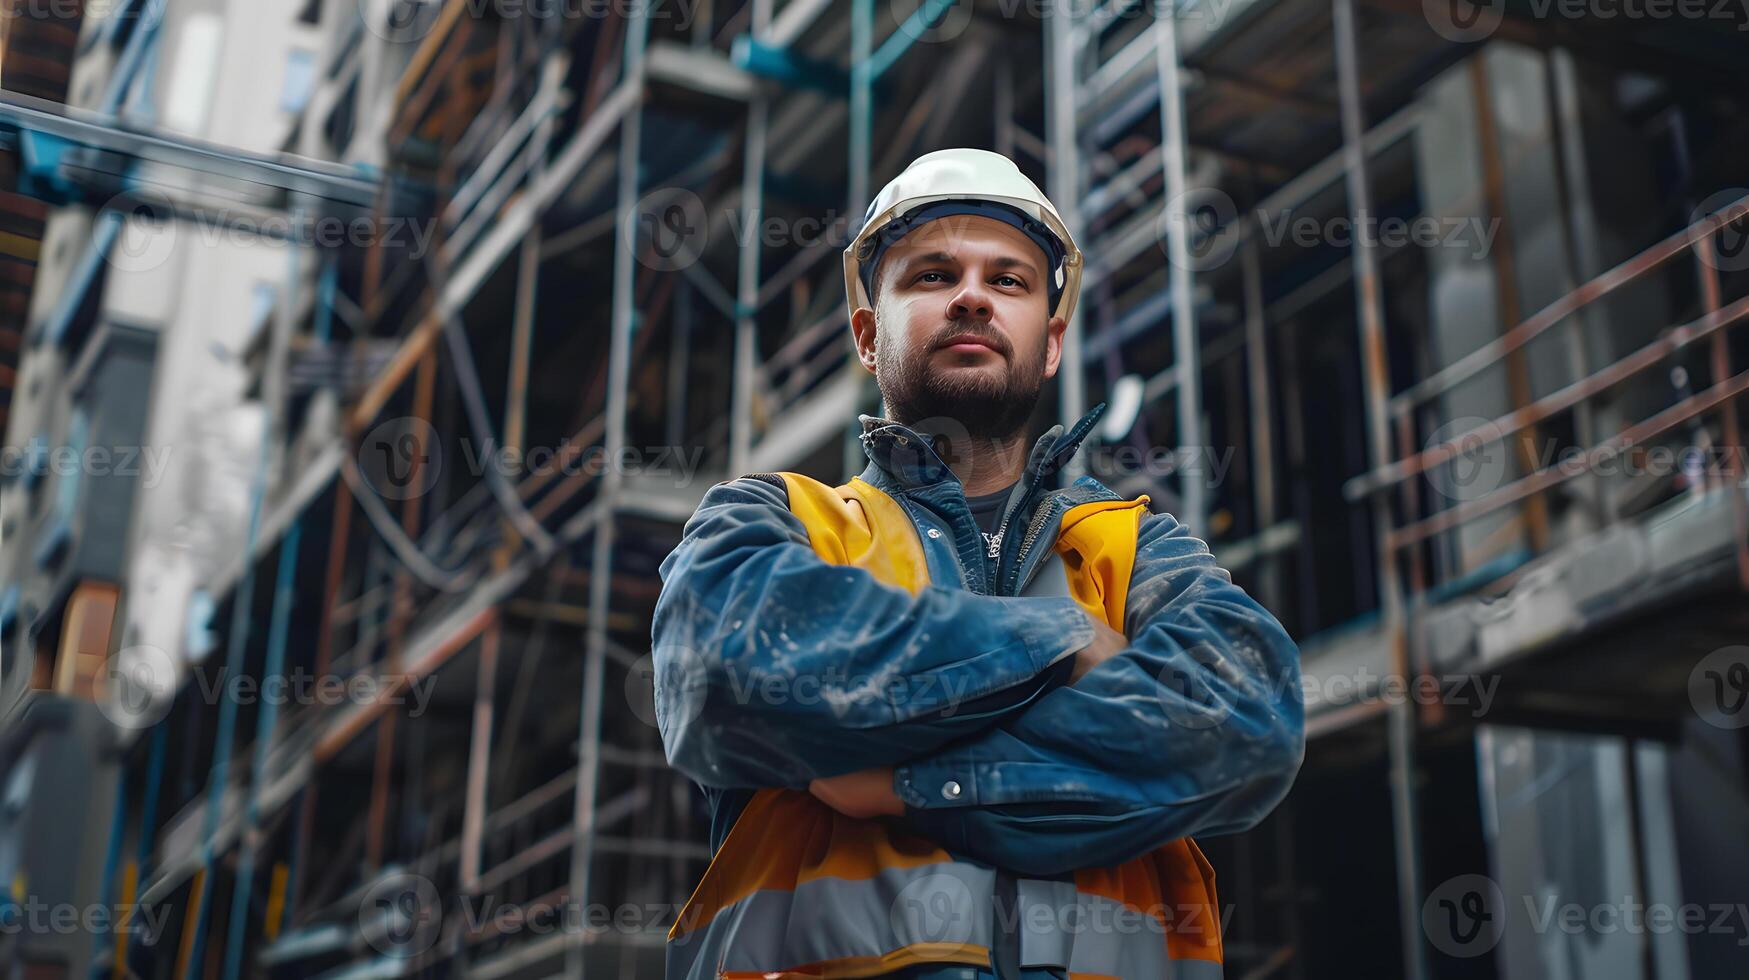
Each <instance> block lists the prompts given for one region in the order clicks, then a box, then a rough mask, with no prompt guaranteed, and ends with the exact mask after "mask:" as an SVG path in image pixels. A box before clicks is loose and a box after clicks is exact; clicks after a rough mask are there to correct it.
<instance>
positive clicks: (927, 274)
mask: <svg viewBox="0 0 1749 980" xmlns="http://www.w3.org/2000/svg"><path fill="white" fill-rule="evenodd" d="M930 276H941V277H942V278H943V279H945V278H946V277H947V276H946V273H942V272H925V273H922V274H921V275H919V276H918V277H917V281H918V282H925V281H927V280H928V279H929V277H930Z"/></svg>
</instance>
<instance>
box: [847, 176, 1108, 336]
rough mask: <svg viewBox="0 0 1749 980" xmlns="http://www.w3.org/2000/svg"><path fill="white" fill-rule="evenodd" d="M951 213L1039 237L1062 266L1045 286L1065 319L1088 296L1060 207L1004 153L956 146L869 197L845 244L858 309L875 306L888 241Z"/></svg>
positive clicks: (849, 287) (853, 302) (1049, 273)
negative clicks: (878, 274) (858, 224)
mask: <svg viewBox="0 0 1749 980" xmlns="http://www.w3.org/2000/svg"><path fill="white" fill-rule="evenodd" d="M950 214H981V215H985V216H987V217H993V218H996V219H998V220H1001V221H1006V222H1008V223H1009V224H1011V225H1013V226H1015V227H1016V228H1018V229H1020V230H1021V231H1022V232H1023V233H1025V234H1026V235H1027V237H1029V238H1031V239H1032V240H1033V241H1034V242H1036V243H1038V246H1039V248H1040V249H1041V250H1042V251H1043V252H1044V253H1045V256H1046V257H1047V259H1048V260H1049V261H1051V262H1053V263H1055V267H1054V268H1051V269H1048V270H1046V273H1045V275H1046V277H1047V279H1046V286H1047V289H1048V292H1049V294H1050V296H1052V297H1054V299H1055V303H1054V308H1053V309H1052V311H1051V313H1052V315H1053V316H1060V317H1062V318H1063V319H1064V320H1065V321H1067V320H1068V319H1069V317H1070V316H1071V315H1072V314H1073V313H1074V312H1075V301H1076V299H1078V298H1079V297H1080V295H1081V250H1080V249H1079V248H1076V247H1075V239H1074V238H1073V237H1071V236H1070V235H1069V229H1068V228H1067V227H1066V226H1064V224H1063V219H1062V218H1060V217H1058V215H1057V208H1056V206H1055V205H1053V204H1052V203H1051V201H1050V198H1047V197H1045V195H1044V193H1043V192H1042V191H1040V190H1039V189H1038V185H1037V184H1034V183H1033V182H1032V181H1031V180H1028V179H1027V177H1026V175H1025V174H1023V173H1021V172H1020V168H1019V167H1017V166H1015V165H1014V161H1013V160H1010V159H1008V158H1007V157H1005V156H1003V155H1002V154H1000V153H992V152H990V151H989V150H977V149H972V148H971V147H955V148H953V149H948V150H936V151H935V152H933V153H925V154H923V155H922V156H920V157H918V158H917V159H915V160H913V161H911V165H910V166H908V167H906V168H905V171H904V172H903V173H901V174H899V176H897V177H894V178H893V180H892V183H890V184H888V185H887V186H885V187H883V188H881V192H880V193H879V194H877V195H876V196H875V199H874V200H873V201H872V202H870V203H869V206H868V214H867V215H865V216H864V218H863V222H862V230H861V231H860V232H858V233H857V235H856V237H855V238H854V239H852V240H851V242H850V245H849V247H848V248H846V249H845V250H844V293H845V298H846V299H847V300H848V301H849V303H850V312H851V313H852V314H854V313H855V312H856V310H857V308H858V307H873V306H874V303H873V301H872V300H871V298H870V293H871V292H872V290H873V281H874V271H875V266H876V265H878V264H879V262H880V257H881V253H882V252H884V251H886V249H887V247H888V246H890V245H892V244H893V243H895V242H897V241H898V240H899V239H900V238H903V237H904V236H905V234H906V233H908V232H909V231H911V230H912V229H913V228H916V227H917V226H919V225H921V224H923V223H924V222H927V221H933V220H935V219H936V218H942V217H946V216H948V215H950Z"/></svg>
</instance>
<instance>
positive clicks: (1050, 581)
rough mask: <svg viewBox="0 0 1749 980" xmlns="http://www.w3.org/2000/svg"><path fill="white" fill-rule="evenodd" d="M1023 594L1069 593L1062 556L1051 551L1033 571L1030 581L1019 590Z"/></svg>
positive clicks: (1053, 594)
mask: <svg viewBox="0 0 1749 980" xmlns="http://www.w3.org/2000/svg"><path fill="white" fill-rule="evenodd" d="M1020 594H1021V595H1023V596H1066V595H1068V594H1069V570H1068V569H1067V568H1065V567H1064V566H1063V556H1062V555H1059V554H1057V553H1056V552H1054V551H1053V552H1051V554H1050V557H1048V558H1046V559H1044V564H1042V565H1040V566H1039V569H1038V571H1037V572H1035V573H1033V578H1032V581H1030V582H1028V583H1026V588H1024V589H1022V590H1020Z"/></svg>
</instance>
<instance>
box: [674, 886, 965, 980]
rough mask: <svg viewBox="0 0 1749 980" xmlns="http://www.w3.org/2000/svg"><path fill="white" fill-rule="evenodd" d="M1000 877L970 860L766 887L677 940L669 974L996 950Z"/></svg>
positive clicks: (704, 976)
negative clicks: (934, 949) (936, 950)
mask: <svg viewBox="0 0 1749 980" xmlns="http://www.w3.org/2000/svg"><path fill="white" fill-rule="evenodd" d="M995 883H996V873H995V872H994V871H992V870H991V869H989V868H982V867H978V866H977V865H972V864H966V863H963V862H957V861H953V862H941V863H938V864H927V865H922V866H920V867H915V868H889V869H887V870H885V871H883V872H881V873H880V874H879V875H877V876H876V877H874V878H872V879H844V878H820V879H816V880H814V881H810V882H807V883H805V884H802V885H800V886H798V887H797V888H796V889H795V891H793V892H790V891H781V890H775V889H772V890H765V891H757V892H754V893H753V894H751V895H749V896H747V897H746V898H743V899H741V900H740V901H737V902H734V903H732V904H731V905H729V906H728V907H726V908H724V909H722V910H721V911H719V912H718V913H717V914H716V916H715V917H714V918H712V919H711V920H710V922H709V923H707V924H706V925H704V926H703V927H702V928H699V929H695V930H693V931H692V932H690V933H688V934H686V935H684V936H681V937H679V938H678V939H675V940H674V941H672V942H670V943H669V944H668V967H667V978H668V980H683V978H684V980H711V978H713V977H715V976H716V974H717V971H718V969H719V968H720V969H723V970H729V971H744V972H758V971H764V970H772V971H776V970H784V969H790V968H794V967H799V966H804V965H806V964H809V963H818V962H822V961H826V960H842V959H852V958H858V957H878V956H885V955H887V954H889V953H892V952H893V951H895V950H898V949H902V948H904V947H906V946H912V945H916V944H918V943H940V944H947V945H948V946H950V947H958V946H971V947H976V948H977V949H978V950H979V951H980V952H983V951H987V950H988V949H989V947H990V937H991V928H992V925H993V917H994V909H993V907H992V905H991V902H990V895H991V893H992V890H993V889H994V888H995Z"/></svg>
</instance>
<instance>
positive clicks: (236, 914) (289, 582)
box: [223, 518, 303, 980]
mask: <svg viewBox="0 0 1749 980" xmlns="http://www.w3.org/2000/svg"><path fill="white" fill-rule="evenodd" d="M302 536H303V521H302V519H301V518H300V519H299V520H295V521H293V522H292V525H291V527H289V528H287V529H286V532H285V540H284V541H283V542H282V543H281V544H280V547H279V577H278V579H277V581H276V582H275V583H274V589H273V619H272V621H271V625H270V626H269V627H268V635H267V662H266V663H265V664H263V665H262V667H261V677H262V679H263V680H265V679H266V678H269V677H277V676H279V675H280V674H281V673H282V672H284V670H285V637H286V633H287V632H288V631H289V629H290V626H291V606H292V596H293V594H294V593H295V592H296V591H297V590H296V585H297V574H298V544H299V541H300V539H301V538H302ZM278 720H279V701H278V699H276V698H262V699H261V710H260V711H259V712H258V713H257V714H256V716H255V761H254V767H253V769H254V771H253V772H252V773H251V774H250V778H249V807H248V811H247V813H248V816H247V821H248V828H247V830H245V831H244V834H243V853H242V854H240V855H238V859H237V880H236V883H235V884H234V885H233V886H232V889H231V923H230V925H231V928H230V936H229V937H228V938H227V939H226V941H225V972H224V974H223V976H224V978H225V980H237V975H238V973H239V972H240V971H241V970H242V968H243V933H244V926H245V925H246V924H247V922H248V918H249V898H250V889H251V887H252V886H253V885H254V882H255V848H256V845H255V836H256V835H255V831H256V829H257V828H258V827H259V825H260V823H261V799H260V797H261V784H262V782H264V781H265V780H266V779H267V752H268V749H269V748H270V742H271V741H272V738H273V727H274V725H275V723H276V722H278Z"/></svg>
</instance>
